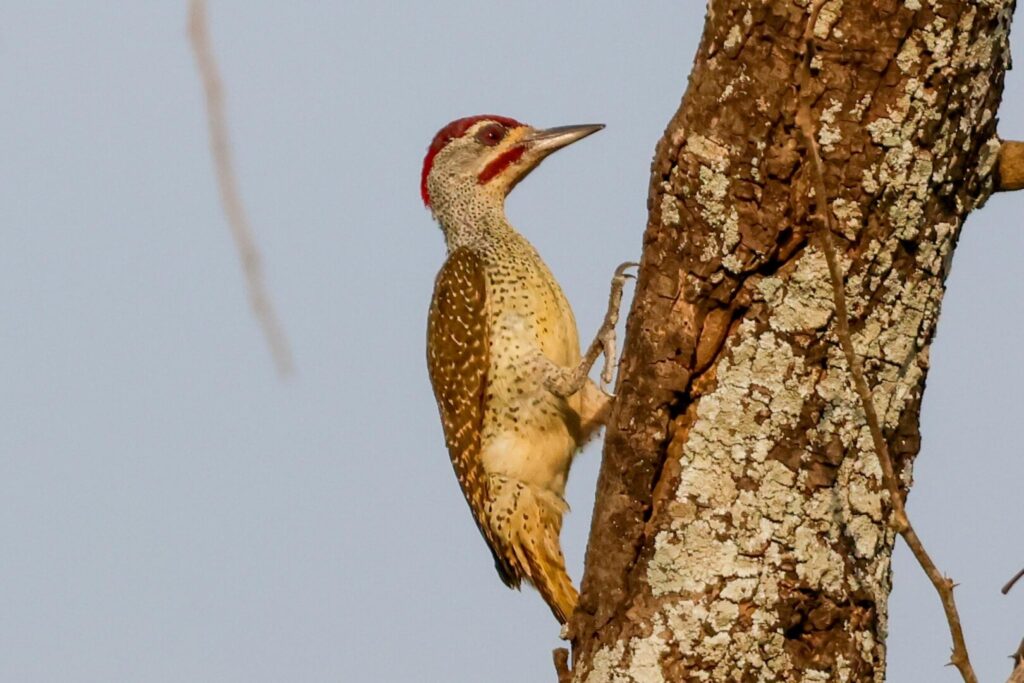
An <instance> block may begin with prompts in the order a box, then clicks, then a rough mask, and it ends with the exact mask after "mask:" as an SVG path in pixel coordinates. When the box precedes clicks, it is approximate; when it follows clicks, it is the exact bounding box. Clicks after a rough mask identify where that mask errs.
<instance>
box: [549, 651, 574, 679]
mask: <svg viewBox="0 0 1024 683" xmlns="http://www.w3.org/2000/svg"><path fill="white" fill-rule="evenodd" d="M551 655H552V656H553V657H554V660H555V673H557V674H558V683H572V671H571V670H570V669H569V651H568V650H567V649H565V648H564V647H558V648H555V650H554V651H553V652H552V653H551Z"/></svg>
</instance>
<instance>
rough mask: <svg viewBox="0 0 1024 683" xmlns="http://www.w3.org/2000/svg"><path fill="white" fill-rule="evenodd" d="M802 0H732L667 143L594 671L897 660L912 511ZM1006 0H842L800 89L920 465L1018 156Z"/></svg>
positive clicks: (598, 566)
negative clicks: (947, 329) (928, 424)
mask: <svg viewBox="0 0 1024 683" xmlns="http://www.w3.org/2000/svg"><path fill="white" fill-rule="evenodd" d="M808 4H809V3H806V2H804V3H800V4H797V3H796V2H785V1H783V0H771V1H769V2H762V1H760V0H759V1H757V2H754V1H752V0H745V1H744V0H713V1H712V2H711V3H710V5H709V10H708V15H707V19H706V24H705V30H704V37H703V39H702V41H701V44H700V47H699V50H698V53H697V58H696V62H695V65H694V69H693V73H692V75H691V78H690V85H689V88H688V89H687V92H686V95H685V96H684V98H683V102H682V104H681V106H680V109H679V111H678V112H677V113H676V114H675V116H674V117H673V118H672V120H671V121H670V123H669V125H668V128H667V130H666V132H665V135H664V137H663V139H662V140H661V141H660V142H659V144H658V147H657V151H656V155H655V160H654V164H653V168H652V178H651V187H650V197H649V200H648V208H649V210H650V216H649V223H648V226H647V231H646V233H645V237H644V251H643V258H642V264H641V270H640V278H639V282H638V284H637V290H636V295H635V299H634V303H633V309H632V311H631V313H630V317H629V322H628V324H627V340H626V347H625V350H624V355H623V363H622V366H621V369H620V385H619V388H618V394H619V400H618V401H617V403H616V406H615V410H614V413H613V415H612V419H611V423H610V425H609V429H608V434H607V438H606V444H605V454H604V460H603V462H602V468H601V474H600V477H599V481H598V497H597V501H596V504H595V510H594V518H593V519H594V521H593V526H592V531H591V538H590V543H589V546H588V550H587V560H586V571H585V575H584V579H583V585H582V594H581V599H580V607H579V609H578V610H577V612H576V614H575V615H574V616H573V619H572V621H571V622H570V631H569V635H570V639H571V642H572V645H573V657H572V659H573V674H572V676H573V680H574V681H576V682H577V683H601V682H603V681H615V682H616V683H633V682H635V683H649V682H655V681H684V680H707V681H736V680H740V681H746V680H751V681H755V680H756V681H831V680H836V681H839V680H843V681H880V680H883V679H884V667H885V635H886V605H887V600H888V595H889V589H890V557H891V553H892V547H893V543H894V534H893V531H892V529H891V528H890V527H889V526H888V525H887V520H888V518H889V513H890V505H889V496H888V493H887V492H886V489H885V486H884V484H883V481H882V473H881V469H880V467H879V461H878V457H877V455H876V454H875V451H874V449H873V447H872V443H871V435H870V433H869V431H868V428H867V425H866V423H865V419H864V414H863V410H862V408H861V403H860V401H859V399H858V396H857V394H856V392H855V391H854V388H853V386H852V384H851V381H850V375H849V370H848V367H847V363H846V360H845V357H844V355H843V353H842V351H841V349H840V348H839V345H838V343H837V339H836V330H835V316H834V309H833V300H832V290H831V285H830V283H829V274H828V270H827V267H826V263H825V258H824V255H823V254H822V252H821V251H820V249H819V247H818V242H816V241H814V240H812V239H811V238H812V236H813V235H814V232H815V230H816V229H817V228H816V226H815V225H814V222H813V215H814V212H815V210H816V206H815V201H816V197H815V193H814V191H813V185H814V180H815V179H814V177H813V175H812V171H811V168H810V163H809V159H808V155H807V150H806V149H805V146H804V145H803V143H802V141H801V138H800V136H799V133H798V130H797V125H796V121H795V116H796V113H797V108H798V97H799V93H798V92H797V88H796V81H797V74H798V73H799V70H800V65H801V58H802V55H803V53H804V45H803V35H804V29H805V27H806V23H807V21H808V15H807V5H808ZM1012 12H1013V2H1012V1H1011V0H988V1H985V2H978V1H975V2H969V1H967V0H905V1H904V2H896V1H895V0H872V1H870V2H859V3H851V2H846V3H845V4H844V3H843V1H842V0H830V1H829V2H827V3H825V5H824V7H823V8H822V11H821V13H820V15H819V16H818V17H817V21H816V23H815V24H814V26H813V34H814V37H815V45H816V56H815V59H814V61H813V62H812V77H813V78H812V79H811V81H812V82H811V83H810V84H809V88H810V90H809V92H808V91H807V89H806V88H805V91H804V92H803V97H805V98H810V100H811V101H812V103H813V104H812V115H813V118H814V120H815V122H816V124H817V125H816V129H817V142H818V146H819V150H820V153H821V156H822V159H823V162H824V168H823V171H824V184H825V188H826V193H827V195H828V196H827V197H826V198H824V201H827V202H828V204H829V207H828V208H829V209H830V211H831V212H832V215H833V216H834V219H835V224H836V230H835V233H834V235H833V238H834V241H835V244H836V249H837V252H838V256H839V261H840V266H841V268H842V270H843V272H844V273H845V284H846V286H845V294H846V298H847V302H848V305H849V309H850V311H849V314H850V327H851V330H852V334H853V342H854V346H855V349H856V351H857V354H858V355H859V356H860V357H861V358H862V359H863V364H864V371H865V375H866V379H867V381H868V383H869V384H870V386H871V390H872V393H873V396H874V402H875V406H876V407H877V410H878V414H879V419H880V421H881V423H882V427H883V431H884V435H885V438H886V441H887V443H888V447H889V450H890V453H891V455H892V457H893V460H894V462H895V466H896V468H897V471H898V472H899V475H900V479H901V484H902V487H903V489H904V491H905V490H906V489H907V488H908V487H909V485H910V481H911V466H912V464H913V460H914V458H915V456H916V455H917V452H918V449H919V446H920V434H919V431H918V416H919V411H920V402H921V395H922V392H923V389H924V381H925V376H926V374H927V369H928V348H929V345H930V343H931V340H932V337H933V334H934V331H935V324H936V321H937V319H938V313H939V307H940V305H941V300H942V294H943V291H944V289H943V287H944V285H943V283H944V280H945V277H946V274H947V273H948V270H949V265H950V260H951V257H952V253H953V248H954V246H955V244H956V240H957V237H958V235H959V230H960V227H961V225H962V224H963V221H964V219H965V218H966V216H967V214H968V213H969V212H970V211H971V210H972V209H974V208H976V207H977V206H978V205H980V204H981V203H982V202H983V201H984V200H985V199H986V198H987V196H988V195H989V193H991V192H992V191H993V189H994V184H995V183H996V181H997V178H998V177H999V176H998V174H997V173H996V171H997V168H998V164H997V161H999V160H1000V157H1001V155H1000V141H999V139H998V138H997V137H996V117H995V114H996V112H997V108H998V104H999V100H1000V97H1001V92H1002V83H1003V75H1004V71H1005V69H1006V68H1007V66H1008V60H1009V49H1008V42H1007V41H1008V33H1009V24H1010V19H1011V16H1012ZM1003 159H1005V156H1003ZM937 664H938V663H937Z"/></svg>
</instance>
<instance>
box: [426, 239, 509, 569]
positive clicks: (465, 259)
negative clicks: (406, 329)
mask: <svg viewBox="0 0 1024 683" xmlns="http://www.w3.org/2000/svg"><path fill="white" fill-rule="evenodd" d="M488 336H489V329H488V322H487V281H486V278H485V276H484V270H483V263H482V262H481V260H480V257H479V256H478V255H477V254H476V253H474V252H473V251H471V250H469V249H467V248H465V247H462V248H459V249H456V250H455V251H453V252H452V253H451V254H450V255H449V256H448V260H446V261H445V263H444V266H442V267H441V272H439V273H438V274H437V281H436V282H435V283H434V298H433V300H432V301H431V304H430V315H429V316H428V319H427V369H428V371H429V373H430V382H431V384H432V385H433V387H434V397H435V398H436V399H437V407H438V410H439V411H440V413H441V424H442V426H443V428H444V437H445V441H446V443H447V445H448V454H449V455H450V457H451V461H452V466H453V467H454V468H455V476H456V477H457V478H458V480H459V486H461V487H462V493H463V494H464V495H465V497H466V502H467V503H469V508H470V510H471V511H472V512H473V519H474V520H475V521H476V525H477V528H479V529H480V533H481V534H482V535H483V537H484V540H486V541H487V545H488V546H489V547H490V549H491V554H493V555H494V565H495V568H497V570H498V574H499V576H501V580H502V581H504V582H505V584H506V585H508V586H513V587H518V586H519V584H520V581H521V579H522V573H521V571H520V570H519V569H518V567H516V566H515V564H514V563H512V562H510V561H509V559H507V558H509V557H510V556H509V553H508V552H506V550H507V549H506V548H504V544H503V543H502V541H501V540H500V539H499V538H498V536H497V534H495V533H494V532H493V530H492V529H491V526H490V524H489V523H488V520H487V518H486V514H487V510H488V507H489V506H490V505H491V503H492V498H491V495H490V480H489V478H488V476H487V472H486V471H485V470H484V466H483V462H482V461H481V435H482V433H483V422H484V397H485V395H486V392H487V370H488V367H489V364H490V358H489V355H488Z"/></svg>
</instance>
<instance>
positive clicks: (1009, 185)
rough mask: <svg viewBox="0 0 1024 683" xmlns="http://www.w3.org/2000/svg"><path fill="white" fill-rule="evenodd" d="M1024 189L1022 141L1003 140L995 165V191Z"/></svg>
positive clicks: (1023, 144)
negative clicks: (997, 161) (996, 164)
mask: <svg viewBox="0 0 1024 683" xmlns="http://www.w3.org/2000/svg"><path fill="white" fill-rule="evenodd" d="M1021 189H1024V142H1017V141H1015V140H1003V143H1002V145H1000V147H999V165H998V166H997V167H996V191H997V192H1007V191H1010V190H1021Z"/></svg>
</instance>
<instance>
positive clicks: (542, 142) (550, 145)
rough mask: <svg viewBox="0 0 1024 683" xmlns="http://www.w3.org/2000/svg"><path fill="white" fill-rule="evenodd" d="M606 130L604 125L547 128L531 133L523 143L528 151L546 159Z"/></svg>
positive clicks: (588, 124) (590, 124)
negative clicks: (559, 150) (558, 150)
mask: <svg viewBox="0 0 1024 683" xmlns="http://www.w3.org/2000/svg"><path fill="white" fill-rule="evenodd" d="M602 128H604V124H603V123H587V124H583V125H580V126H558V127H557V128H545V129H543V130H535V131H531V132H530V133H529V134H527V135H526V137H524V138H523V142H525V143H526V144H527V147H528V149H529V150H530V152H531V153H532V154H531V155H535V156H537V157H538V158H544V157H546V156H547V155H548V154H551V153H552V152H554V151H555V150H557V149H562V148H563V147H565V146H566V145H571V144H572V143H574V142H576V141H577V140H582V139H583V138H585V137H587V136H588V135H591V134H593V133H596V132H597V131H599V130H601V129H602Z"/></svg>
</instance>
